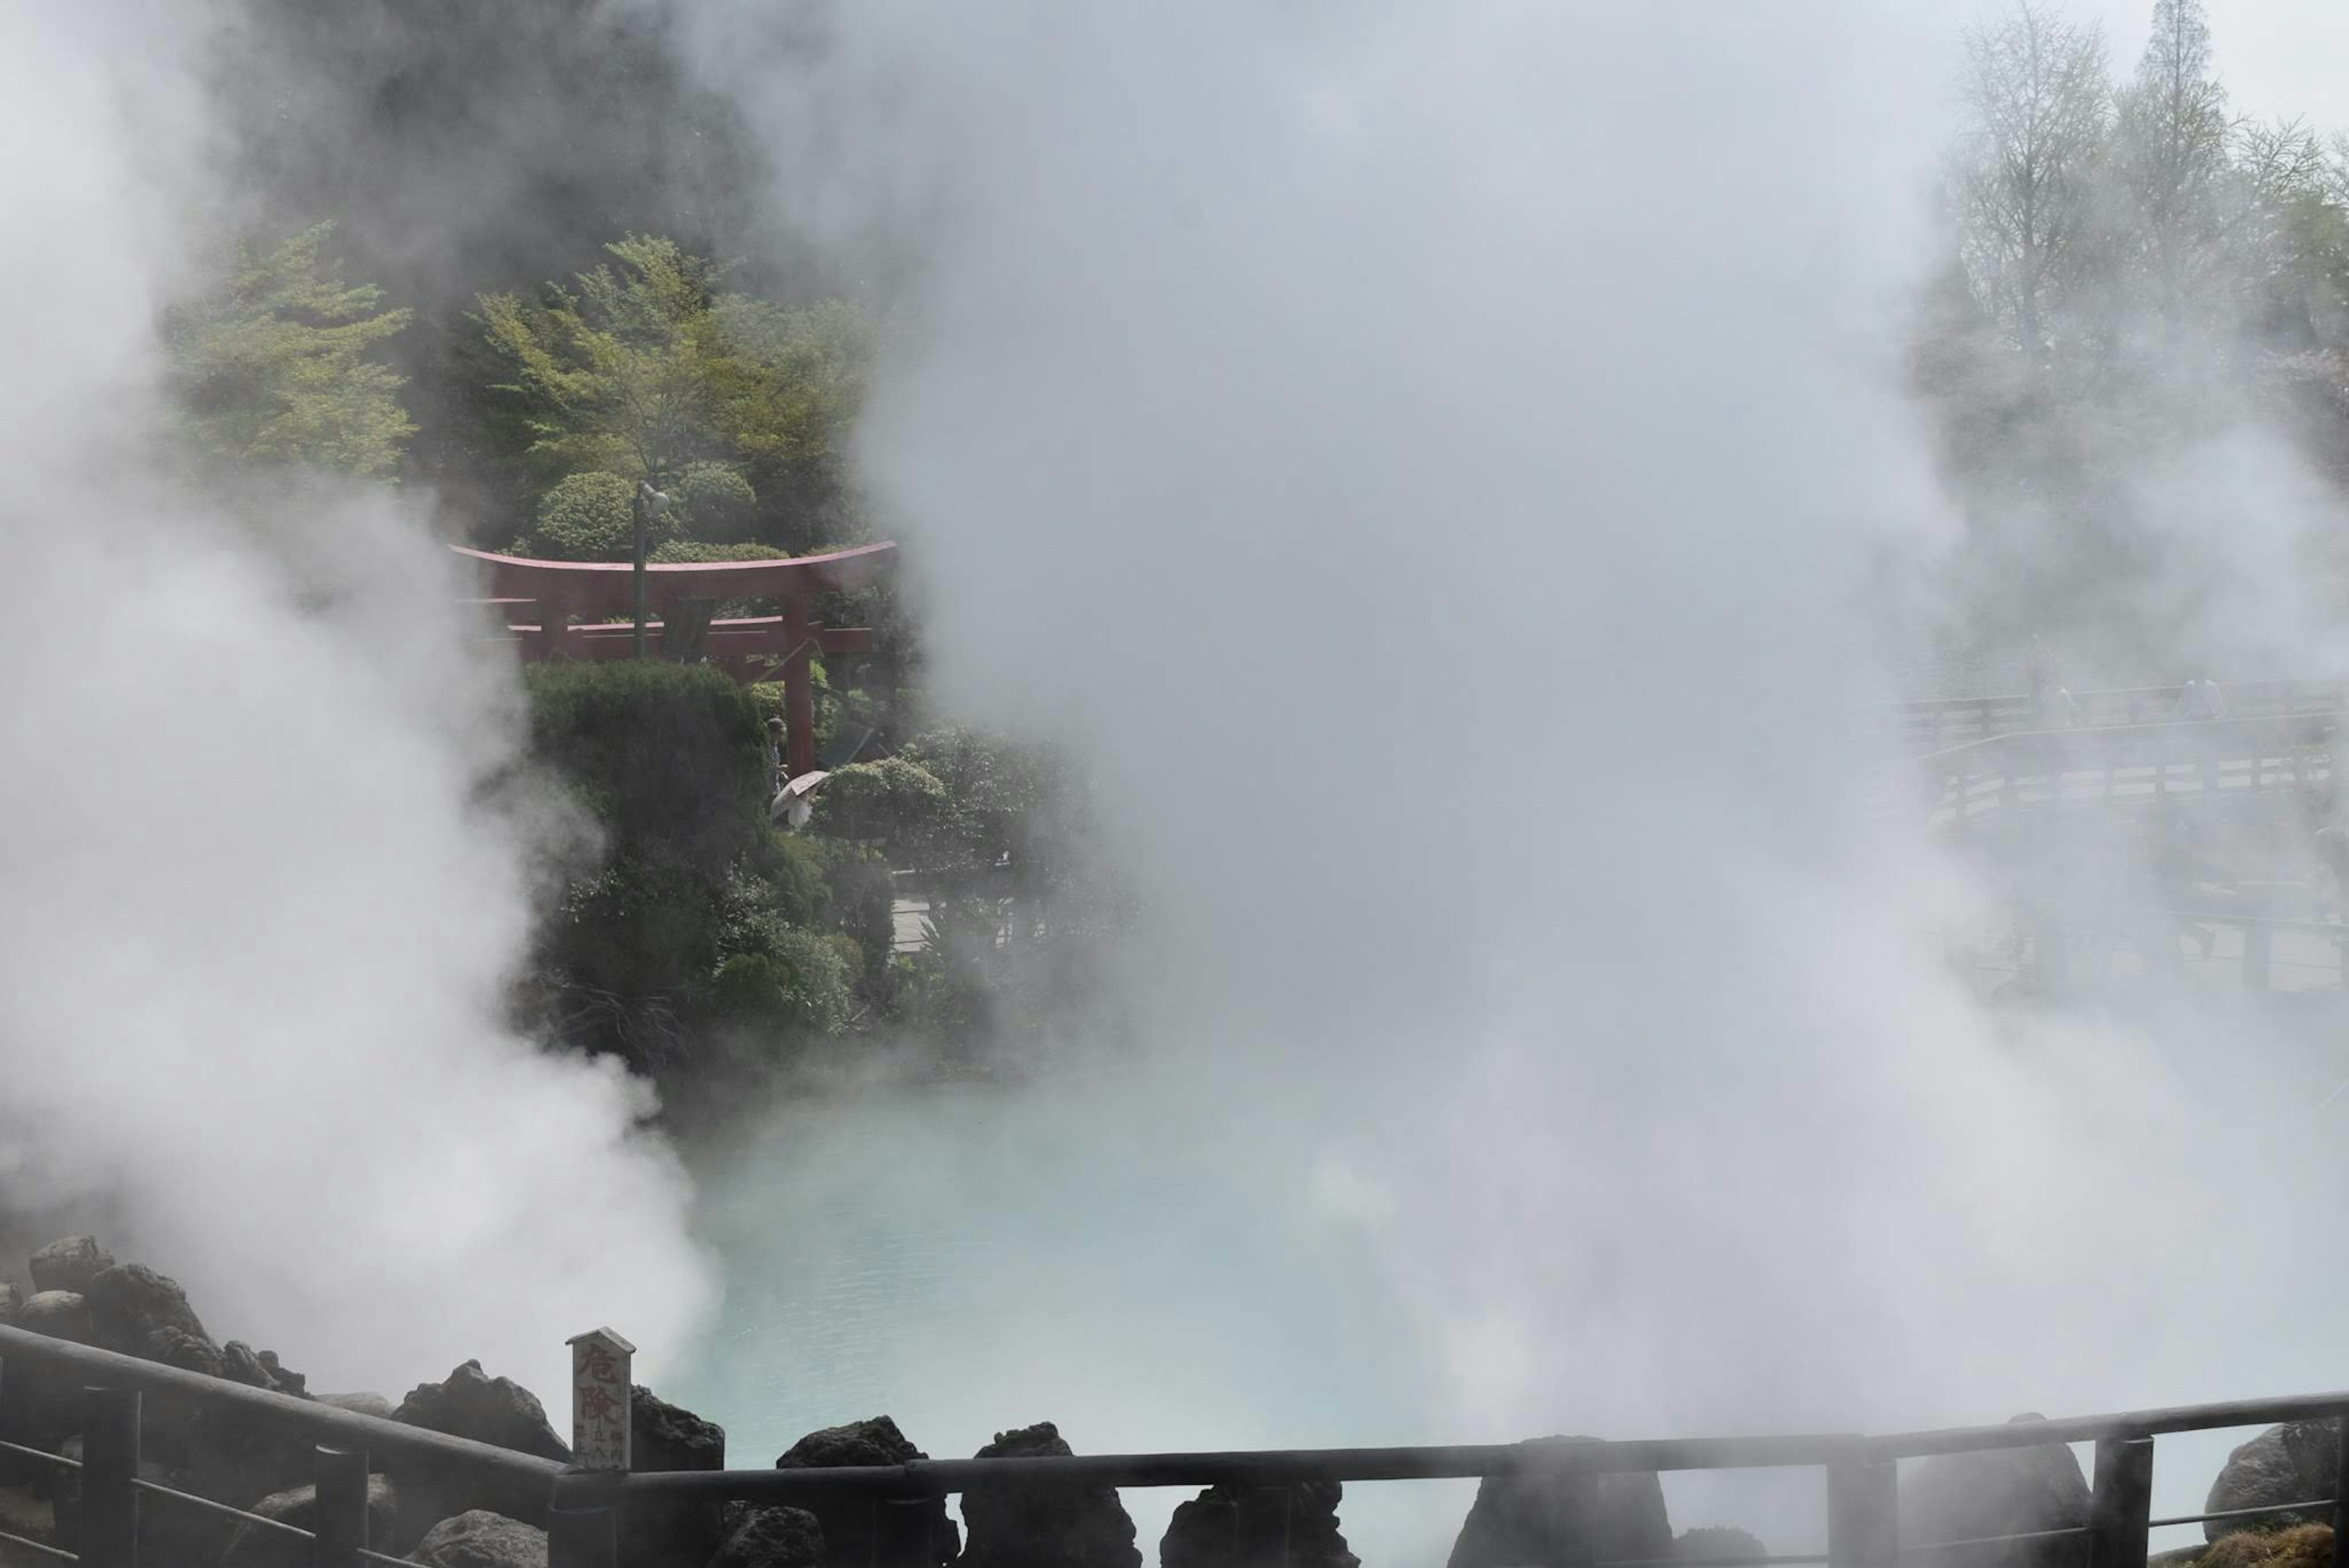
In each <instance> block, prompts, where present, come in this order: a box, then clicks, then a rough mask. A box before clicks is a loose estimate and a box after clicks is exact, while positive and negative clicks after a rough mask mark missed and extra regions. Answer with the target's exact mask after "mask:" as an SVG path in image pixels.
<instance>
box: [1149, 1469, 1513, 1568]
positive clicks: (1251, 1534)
mask: <svg viewBox="0 0 2349 1568" xmlns="http://www.w3.org/2000/svg"><path fill="white" fill-rule="evenodd" d="M1344 1492H1345V1489H1344V1488H1342V1487H1341V1486H1340V1485H1339V1483H1338V1482H1336V1481H1302V1482H1299V1483H1298V1484H1297V1485H1295V1486H1282V1487H1232V1486H1211V1487H1209V1488H1208V1489H1207V1490H1205V1491H1203V1492H1201V1493H1200V1494H1199V1495H1198V1496H1197V1497H1195V1498H1193V1499H1192V1500H1191V1501H1188V1502H1185V1503H1178V1504H1176V1505H1175V1509H1174V1518H1173V1519H1171V1520H1169V1521H1167V1525H1166V1534H1165V1536H1164V1538H1163V1539H1162V1540H1160V1542H1158V1562H1159V1568H1283V1565H1284V1564H1293V1565H1294V1568H1360V1564H1361V1559H1359V1558H1357V1557H1356V1556H1355V1555H1354V1554H1353V1553H1352V1552H1350V1551H1348V1550H1347V1549H1346V1538H1345V1536H1343V1535H1342V1534H1340V1533H1339V1531H1338V1503H1339V1501H1340V1499H1341V1498H1342V1497H1343V1496H1344ZM1512 1568H1514V1565H1512Z"/></svg>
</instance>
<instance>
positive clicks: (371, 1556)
mask: <svg viewBox="0 0 2349 1568" xmlns="http://www.w3.org/2000/svg"><path fill="white" fill-rule="evenodd" d="M354 1550H355V1551H357V1552H358V1554H359V1555H360V1556H361V1557H364V1558H366V1559H367V1561H368V1562H370V1563H389V1564H390V1565H391V1568H414V1564H412V1563H409V1560H408V1559H407V1558H405V1557H387V1556H385V1555H384V1554H383V1553H382V1552H370V1551H368V1550H367V1548H366V1547H364V1546H360V1547H356V1548H354Z"/></svg>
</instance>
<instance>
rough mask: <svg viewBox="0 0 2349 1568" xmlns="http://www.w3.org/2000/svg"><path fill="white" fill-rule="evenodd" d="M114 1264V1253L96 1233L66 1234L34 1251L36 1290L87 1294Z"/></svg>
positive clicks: (33, 1270)
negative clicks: (108, 1249) (93, 1284)
mask: <svg viewBox="0 0 2349 1568" xmlns="http://www.w3.org/2000/svg"><path fill="white" fill-rule="evenodd" d="M112 1267H114V1257H113V1254H111V1253H109V1252H108V1251H106V1250H105V1249H104V1248H102V1247H100V1246H99V1245H98V1238H97V1237H95V1236H66V1237H61V1238H60V1239H58V1240H57V1241H52V1242H50V1243H49V1244H48V1245H47V1246H46V1247H44V1248H42V1249H41V1250H40V1251H37V1252H36V1253H34V1254H33V1258H32V1273H33V1289H34V1290H36V1291H73V1292H76V1293H81V1294H87V1293H88V1291H89V1282H90V1281H92V1280H94V1279H96V1278H97V1277H98V1275H99V1274H100V1273H102V1272H105V1271H106V1270H108V1269H110V1268H112Z"/></svg>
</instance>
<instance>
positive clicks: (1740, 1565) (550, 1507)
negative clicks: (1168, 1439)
mask: <svg viewBox="0 0 2349 1568" xmlns="http://www.w3.org/2000/svg"><path fill="white" fill-rule="evenodd" d="M21 1366H34V1367H36V1368H38V1369H39V1371H40V1374H41V1376H43V1377H44V1378H45V1379H47V1380H49V1381H52V1382H54V1381H56V1380H57V1379H59V1378H63V1377H69V1378H74V1379H78V1380H80V1381H81V1382H82V1383H83V1384H84V1391H83V1393H82V1394H81V1396H80V1400H81V1404H80V1412H79V1424H80V1431H81V1438H82V1444H83V1450H82V1457H81V1459H80V1460H79V1461H78V1462H77V1461H75V1460H73V1459H67V1458H65V1457H62V1456H60V1455H57V1454H54V1453H49V1452H47V1451H46V1450H42V1449H32V1448H27V1447H24V1446H20V1445H16V1444H13V1443H12V1444H0V1449H5V1451H6V1452H9V1453H12V1454H14V1455H16V1456H17V1457H18V1458H20V1459H30V1460H32V1461H34V1462H36V1463H42V1464H46V1465H48V1466H51V1467H53V1468H55V1469H57V1470H60V1471H71V1472H73V1474H74V1476H75V1478H76V1479H77V1480H78V1491H79V1500H78V1508H77V1510H76V1512H77V1515H78V1526H79V1529H78V1537H77V1539H76V1540H75V1542H73V1543H72V1545H71V1546H70V1547H68V1546H67V1545H65V1544H62V1543H60V1544H51V1543H48V1542H38V1541H33V1540H29V1539H26V1538H25V1537H22V1536H16V1535H5V1534H0V1543H5V1544H6V1545H7V1546H10V1547H15V1548H18V1549H22V1550H25V1551H28V1552H32V1553H33V1554H35V1555H36V1556H39V1557H43V1558H48V1559H55V1560H57V1561H61V1562H77V1563H88V1564H91V1565H93V1568H138V1563H139V1546H140V1542H139V1520H140V1511H141V1509H142V1508H143V1507H144V1506H145V1505H146V1504H147V1503H149V1502H155V1503H161V1504H165V1505H168V1506H173V1507H190V1508H195V1509H200V1510H204V1511H212V1512H215V1513H219V1514H224V1515H227V1516H229V1517H232V1518H234V1519H236V1520H238V1521H242V1522H244V1523H246V1524H249V1525H253V1526H257V1527H259V1528H262V1529H264V1530H267V1531H271V1532H274V1533H276V1534H279V1535H282V1536H284V1537H286V1538H288V1539H295V1540H299V1541H302V1542H306V1543H307V1546H308V1549H309V1550H308V1557H309V1561H310V1562H311V1563H314V1564H316V1565H317V1568H357V1565H358V1564H361V1563H396V1562H398V1561H400V1560H399V1559H397V1558H393V1557H389V1556H387V1555H385V1554H383V1553H382V1552H378V1551H376V1550H374V1549H373V1547H372V1545H371V1544H370V1542H369V1540H368V1534H367V1532H368V1512H367V1510H368V1502H367V1474H368V1470H369V1468H370V1465H371V1463H373V1462H376V1461H383V1460H398V1461H403V1462H407V1463H412V1464H419V1465H424V1466H430V1467H443V1468H449V1469H459V1470H463V1471H468V1472H471V1473H474V1474H477V1475H478V1474H480V1473H481V1472H484V1471H487V1472H490V1473H492V1474H493V1475H495V1476H498V1477H501V1478H503V1479H504V1480H514V1481H523V1482H527V1483H529V1484H532V1485H534V1486H537V1485H543V1487H544V1488H545V1489H546V1490H545V1491H544V1493H543V1495H544V1497H545V1498H546V1504H547V1511H546V1515H545V1517H546V1521H547V1534H548V1562H549V1568H617V1565H618V1564H619V1563H620V1549H619V1542H620V1540H621V1531H620V1524H621V1521H623V1520H624V1519H625V1518H626V1517H628V1516H629V1515H631V1514H632V1513H633V1512H635V1511H638V1510H647V1509H648V1510H652V1511H658V1512H661V1513H664V1514H671V1513H673V1512H674V1511H675V1509H676V1508H677V1507H678V1505H681V1504H696V1503H698V1504H704V1505H709V1506H712V1507H715V1506H716V1505H719V1504H721V1503H725V1502H735V1501H740V1502H747V1503H750V1504H753V1505H790V1506H800V1507H815V1508H822V1509H827V1510H834V1511H836V1510H838V1509H839V1508H840V1507H842V1506H843V1504H845V1503H846V1502H847V1501H848V1500H850V1499H862V1500H863V1501H864V1502H865V1504H866V1506H867V1509H868V1510H869V1512H868V1515H867V1518H868V1521H869V1522H870V1526H871V1528H870V1531H869V1533H868V1536H867V1539H868V1540H869V1542H870V1543H871V1545H870V1549H869V1550H870V1556H871V1560H872V1563H873V1564H874V1568H914V1565H915V1564H917V1563H918V1564H936V1563H937V1562H938V1561H939V1560H940V1555H941V1554H940V1553H938V1552H936V1545H937V1543H936V1542H935V1541H933V1540H931V1539H930V1538H929V1534H928V1532H929V1530H930V1528H931V1524H930V1522H929V1521H932V1520H933V1519H934V1518H935V1517H936V1515H937V1513H938V1512H939V1505H940V1504H941V1503H942V1501H943V1500H944V1499H945V1498H946V1497H947V1495H948V1494H951V1493H957V1492H962V1491H967V1490H970V1489H973V1488H979V1487H984V1488H988V1489H1002V1490H1010V1491H1017V1490H1022V1489H1028V1488H1034V1489H1037V1490H1038V1491H1040V1492H1050V1493H1052V1494H1057V1495H1075V1494H1077V1493H1079V1492H1081V1491H1082V1490H1087V1489H1095V1488H1107V1487H1145V1488H1146V1487H1184V1488H1191V1487H1212V1486H1219V1485H1220V1486H1225V1487H1229V1488H1235V1489H1277V1488H1290V1487H1294V1486H1296V1485H1297V1484H1298V1483H1300V1482H1307V1481H1339V1482H1347V1481H1356V1482H1360V1481H1396V1480H1447V1479H1450V1480H1461V1479H1472V1478H1495V1477H1516V1478H1526V1479H1528V1480H1538V1481H1539V1482H1540V1483H1541V1485H1542V1486H1543V1488H1544V1490H1545V1493H1546V1496H1547V1500H1548V1502H1549V1504H1550V1507H1551V1508H1552V1509H1554V1510H1555V1511H1554V1512H1552V1514H1551V1517H1553V1518H1560V1519H1566V1520H1580V1521H1590V1520H1593V1519H1595V1518H1596V1517H1597V1487H1598V1482H1599V1478H1600V1477H1602V1476H1606V1475H1610V1474H1623V1473H1652V1472H1665V1471H1683V1470H1743V1469H1818V1470H1820V1471H1823V1472H1824V1474H1825V1477H1826V1502H1827V1508H1826V1521H1827V1529H1826V1552H1824V1553H1786V1554H1763V1555H1751V1556H1742V1557H1741V1556H1721V1557H1707V1558H1703V1559H1702V1563H1704V1564H1706V1565H1707V1568H1771V1565H1781V1564H1784V1565H1792V1564H1812V1563H1824V1564H1827V1565H1828V1568H1899V1564H1901V1563H1917V1564H1920V1568H1924V1565H1927V1564H1931V1563H1935V1562H1936V1560H1938V1559H1944V1558H1947V1557H1948V1556H1950V1555H1951V1554H1957V1553H1962V1552H1968V1551H1982V1550H1985V1549H1989V1548H1993V1547H2013V1546H2018V1545H2023V1544H2025V1543H2029V1542H2055V1541H2064V1540H2077V1541H2080V1542H2082V1543H2083V1547H2084V1561H2085V1568H2144V1563H2145V1562H2146V1559H2147V1549H2148V1542H2149V1537H2150V1533H2151V1532H2152V1531H2153V1530H2155V1529H2157V1528H2163V1527H2170V1526H2178V1525H2190V1524H2197V1523H2203V1522H2206V1521H2251V1520H2258V1519H2262V1518H2281V1517H2283V1516H2286V1515H2294V1514H2297V1515H2307V1514H2311V1513H2316V1514H2321V1515H2323V1517H2325V1518H2327V1519H2329V1520H2330V1521H2332V1523H2333V1528H2334V1530H2335V1531H2336V1532H2342V1531H2344V1530H2349V1512H2344V1502H2343V1501H2342V1500H2344V1499H2349V1442H2344V1443H2343V1444H2342V1445H2341V1453H2342V1461H2341V1464H2340V1465H2339V1467H2338V1469H2337V1471H2336V1475H2335V1478H2334V1490H2333V1497H2332V1498H2327V1499H2316V1500H2310V1501H2295V1502H2289V1503H2277V1504H2272V1505H2267V1506H2263V1507H2259V1508H2238V1509H2225V1510H2220V1511H2211V1512H2205V1513H2192V1514H2178V1515H2173V1516H2168V1517H2162V1518H2156V1517H2155V1516H2154V1514H2153V1449H2154V1441H2155V1439H2156V1438H2158V1437H2159V1436H2161V1435H2163V1434H2167V1433H2178V1432H2193V1431H2207V1430H2213V1429H2219V1428H2230V1427H2248V1426H2268V1425H2271V1424H2274V1423H2277V1422H2283V1421H2300V1420H2311V1419H2317V1418H2338V1417H2343V1416H2344V1415H2349V1390H2344V1391H2337V1392H2332V1393H2323V1394H2308V1395H2299V1396H2292V1397H2280V1398H2269V1399H2240V1400H2230V1401H2227V1402H2224V1403H2220V1404H2208V1405H2188V1406H2177V1407H2166V1408H2158V1409H2148V1410H2133V1411H2125V1412H2120V1413H2116V1414H2111V1415H2100V1416H2082V1417H2068V1418H2062V1419H2055V1420H2028V1421H2016V1422H2009V1423H2004V1424H2002V1425H1999V1426H1992V1427H1961V1428H1945V1429H1940V1430H1932V1431H1917V1432H1902V1433H1894V1434H1891V1435H1889V1436H1876V1437H1870V1436H1864V1435H1861V1434H1857V1433H1816V1434H1807V1435H1798V1436H1785V1437H1742V1438H1666V1439H1651V1440H1637V1441H1620V1442H1618V1441H1599V1440H1591V1439H1559V1440H1554V1441H1545V1442H1537V1443H1530V1444H1527V1443H1511V1444H1483V1445H1447V1446H1434V1447H1414V1448H1374V1449H1279V1450H1251V1451H1241V1452H1223V1453H1214V1452H1210V1453H1164V1454H1111V1455H1080V1456H1075V1457H1070V1458H1012V1459H916V1460H912V1461H909V1462H907V1463H905V1464H899V1465H876V1466H854V1467H842V1468H832V1469H823V1468H806V1469H752V1470H680V1471H664V1472H642V1471H638V1472H634V1473H615V1472H608V1471H587V1470H575V1469H565V1468H564V1467H562V1466H560V1465H557V1464H555V1463H554V1462H552V1461H550V1460H546V1459H536V1458H533V1457H532V1456H529V1455H525V1454H520V1453H516V1452H513V1451H512V1450H509V1449H498V1448H492V1447H490V1446H488V1445H485V1444H481V1443H476V1442H471V1441H468V1440H466V1439H464V1438H452V1437H447V1436H443V1435H441V1434H440V1433H435V1432H429V1431H426V1430H423V1429H421V1428H415V1427H409V1426H406V1425H403V1424H401V1423H399V1422H398V1421H393V1420H388V1419H385V1418H381V1417H371V1416H364V1415H359V1414H357V1413H354V1412H350V1411H345V1410H340V1409H336V1408H334V1407H326V1406H321V1405H317V1404H314V1403H311V1402H308V1401H305V1400H301V1399H296V1398H294V1397H289V1396H286V1395H281V1394H274V1393H269V1392H265V1391H263V1390H260V1389H254V1388H248V1387H245V1386H242V1385H239V1384H234V1383H229V1382H224V1381H222V1380H220V1379H216V1378H212V1377H206V1376H202V1375H200V1374H196V1373H191V1372H185V1371H181V1370H180V1369H178V1368H174V1367H170V1366H158V1365H156V1364H154V1363H151V1362H146V1361H140V1360H138V1359H135V1358H133V1357H129V1356H125V1355H114V1354H112V1353H110V1352H107V1351H103V1350H97V1349H92V1348H90V1347H88V1346H85V1345H74V1344H70V1343H67V1342H65V1341H61V1340H54V1339H48V1338H45V1337H44V1336H42V1335H39V1334H29V1333H26V1332H25V1331H23V1330H18V1329H7V1328H0V1376H5V1375H6V1373H7V1371H8V1369H9V1368H11V1367H21ZM143 1393H154V1394H159V1395H169V1396H171V1397H184V1398H191V1399H193V1400H196V1401H199V1402H201V1403H203V1404H209V1405H215V1406H222V1407H233V1408H235V1409H237V1410H238V1411H240V1412H242V1413H244V1414H248V1415H251V1416H254V1417H259V1418H261V1419H264V1420H266V1421H270V1422H274V1423H276V1424H277V1425H278V1426H279V1427H280V1428H281V1429H283V1430H285V1431H286V1432H289V1433H295V1434H299V1435H302V1436H305V1437H309V1438H316V1439H317V1440H318V1441H319V1446H318V1447H317V1448H316V1450H315V1460H316V1465H315V1468H316V1484H317V1492H316V1515H315V1518H316V1528H315V1529H312V1530H302V1529H298V1528H296V1527H294V1526H291V1525H288V1524H285V1523H284V1522H283V1521H274V1520H270V1519H266V1518H264V1517H263V1516H262V1515H259V1514H257V1513H254V1512H252V1511H249V1510H245V1509H240V1508H233V1507H229V1506H227V1505H225V1504H222V1503H219V1502H216V1501H212V1500H210V1499H207V1498H202V1497H199V1496H197V1495H195V1494H193V1493H191V1492H186V1491H181V1490H175V1489H173V1488H171V1487H167V1486H163V1485H161V1484H160V1483H156V1482H153V1481H150V1480H144V1479H142V1478H141V1477H140V1473H139V1466H140V1397H141V1395H142V1394H143ZM2081 1442H2087V1443H2093V1444H2094V1445H2095V1463H2094V1479H2093V1481H2092V1485H2091V1490H2090V1504H2089V1511H2088V1517H2087V1519H2086V1521H2085V1522H2084V1523H2082V1524H2079V1525H2075V1526H2065V1527H2062V1528H2057V1529H2052V1530H2033V1531H2025V1532H2015V1533H2013V1534H2005V1535H1984V1536H1971V1537H1966V1538H1962V1539H1958V1540H1950V1541H1930V1542H1903V1541H1902V1540H1901V1538H1900V1537H1901V1532H1900V1516H1899V1506H1900V1499H1899V1461H1900V1460H1903V1459H1922V1458H1929V1457H1932V1456H1936V1455H1951V1454H1968V1453H1982V1452H1988V1451H1992V1450H1998V1449H2025V1448H2047V1447H2052V1446H2055V1445H2060V1444H2072V1443H2081ZM1283 1506H1284V1509H1286V1508H1287V1507H1288V1504H1287V1503H1286V1502H1284V1505H1283ZM1284 1517H1286V1515H1285V1514H1284ZM1234 1521H1235V1529H1236V1530H1237V1521H1238V1510H1237V1505H1235V1507H1234ZM1283 1534H1284V1539H1285V1535H1286V1532H1283ZM1593 1539H1594V1536H1593V1532H1591V1531H1590V1530H1588V1529H1584V1530H1580V1531H1576V1532H1568V1539H1565V1540H1562V1541H1560V1542H1558V1543H1557V1545H1558V1548H1559V1550H1560V1551H1563V1552H1566V1553H1568V1555H1567V1556H1566V1557H1565V1558H1562V1559H1561V1558H1558V1557H1557V1556H1556V1555H1555V1554H1553V1556H1552V1558H1551V1561H1553V1562H1564V1563H1567V1564H1568V1568H1661V1564H1660V1563H1656V1562H1650V1561H1647V1560H1626V1559H1616V1560H1603V1559H1599V1558H1598V1557H1597V1556H1596V1553H1595V1550H1594V1548H1593V1545H1592V1542H1593ZM1575 1553H1579V1555H1578V1556H1577V1555H1574V1554H1575ZM1689 1561H1691V1562H1694V1561H1697V1560H1693V1559H1692V1560H1689ZM630 1568H636V1565H635V1564H633V1563H632V1564H630Z"/></svg>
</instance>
